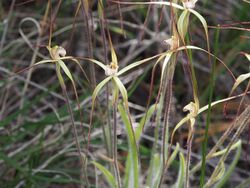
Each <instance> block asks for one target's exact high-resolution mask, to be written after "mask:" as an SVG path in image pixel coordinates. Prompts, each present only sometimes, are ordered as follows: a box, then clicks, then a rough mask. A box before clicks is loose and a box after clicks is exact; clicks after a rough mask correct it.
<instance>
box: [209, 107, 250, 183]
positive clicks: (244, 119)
mask: <svg viewBox="0 0 250 188" xmlns="http://www.w3.org/2000/svg"><path fill="white" fill-rule="evenodd" d="M249 117H250V105H248V107H247V108H246V109H245V110H244V111H243V112H242V113H241V115H240V116H239V117H238V118H237V119H236V121H235V123H234V126H235V125H237V124H239V128H238V129H237V131H236V133H235V134H234V135H233V138H232V140H231V141H230V143H229V144H228V147H227V151H226V153H224V155H223V156H222V157H221V158H220V161H219V163H218V164H219V165H217V166H216V168H215V170H214V172H213V174H212V176H211V177H210V178H209V180H208V182H207V184H206V185H205V187H209V186H210V185H211V184H212V183H213V179H214V178H215V176H216V175H217V174H218V172H219V171H220V164H222V163H223V162H224V161H225V160H226V158H227V156H228V155H229V152H230V149H231V147H232V146H233V145H234V144H235V143H236V141H237V139H238V137H239V136H240V134H241V133H242V132H243V130H244V129H245V127H246V125H247V124H248V123H249V121H250V119H249Z"/></svg>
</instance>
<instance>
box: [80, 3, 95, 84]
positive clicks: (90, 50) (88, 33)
mask: <svg viewBox="0 0 250 188" xmlns="http://www.w3.org/2000/svg"><path fill="white" fill-rule="evenodd" d="M81 7H82V12H83V15H84V22H85V26H86V28H85V29H86V37H87V41H88V56H89V58H92V57H93V46H92V30H91V27H90V26H89V20H90V19H89V12H86V11H85V10H86V9H87V10H88V8H89V7H84V0H81ZM90 73H91V76H90V79H91V82H92V86H93V87H95V85H96V77H95V67H94V65H93V64H91V65H90Z"/></svg>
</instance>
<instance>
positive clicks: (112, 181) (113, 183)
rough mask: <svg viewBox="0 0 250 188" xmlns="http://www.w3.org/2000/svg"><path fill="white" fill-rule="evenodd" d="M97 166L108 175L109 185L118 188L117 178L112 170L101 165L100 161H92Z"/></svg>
mask: <svg viewBox="0 0 250 188" xmlns="http://www.w3.org/2000/svg"><path fill="white" fill-rule="evenodd" d="M92 163H93V164H94V165H95V167H97V168H98V169H99V170H100V171H101V172H102V173H103V174H104V176H105V177H106V179H107V181H108V183H109V185H110V186H111V187H112V188H118V186H117V183H116V181H115V178H114V176H113V175H112V174H111V172H109V171H108V170H107V169H106V168H105V167H104V166H103V165H101V164H100V163H97V162H94V161H93V162H92Z"/></svg>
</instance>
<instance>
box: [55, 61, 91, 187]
mask: <svg viewBox="0 0 250 188" xmlns="http://www.w3.org/2000/svg"><path fill="white" fill-rule="evenodd" d="M58 66H59V65H57V69H56V72H57V76H58V78H59V80H60V77H61V73H60V68H58ZM60 86H61V88H62V91H63V95H64V97H65V100H66V106H67V110H68V113H69V115H70V121H71V125H72V129H73V134H74V139H75V144H76V148H77V151H78V153H79V159H80V163H81V167H82V171H83V176H84V179H85V183H86V186H87V187H89V182H88V178H87V173H86V170H85V164H86V160H85V159H86V158H87V156H84V157H83V156H82V152H81V147H80V142H79V140H78V134H77V130H76V125H75V121H74V116H73V111H72V108H71V106H70V103H69V96H68V93H67V89H66V85H65V83H64V81H63V80H62V79H61V81H60Z"/></svg>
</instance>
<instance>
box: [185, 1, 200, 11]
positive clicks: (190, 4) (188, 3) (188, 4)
mask: <svg viewBox="0 0 250 188" xmlns="http://www.w3.org/2000/svg"><path fill="white" fill-rule="evenodd" d="M196 2H197V0H188V1H186V2H183V6H184V8H186V9H194V8H195V3H196Z"/></svg>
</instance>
